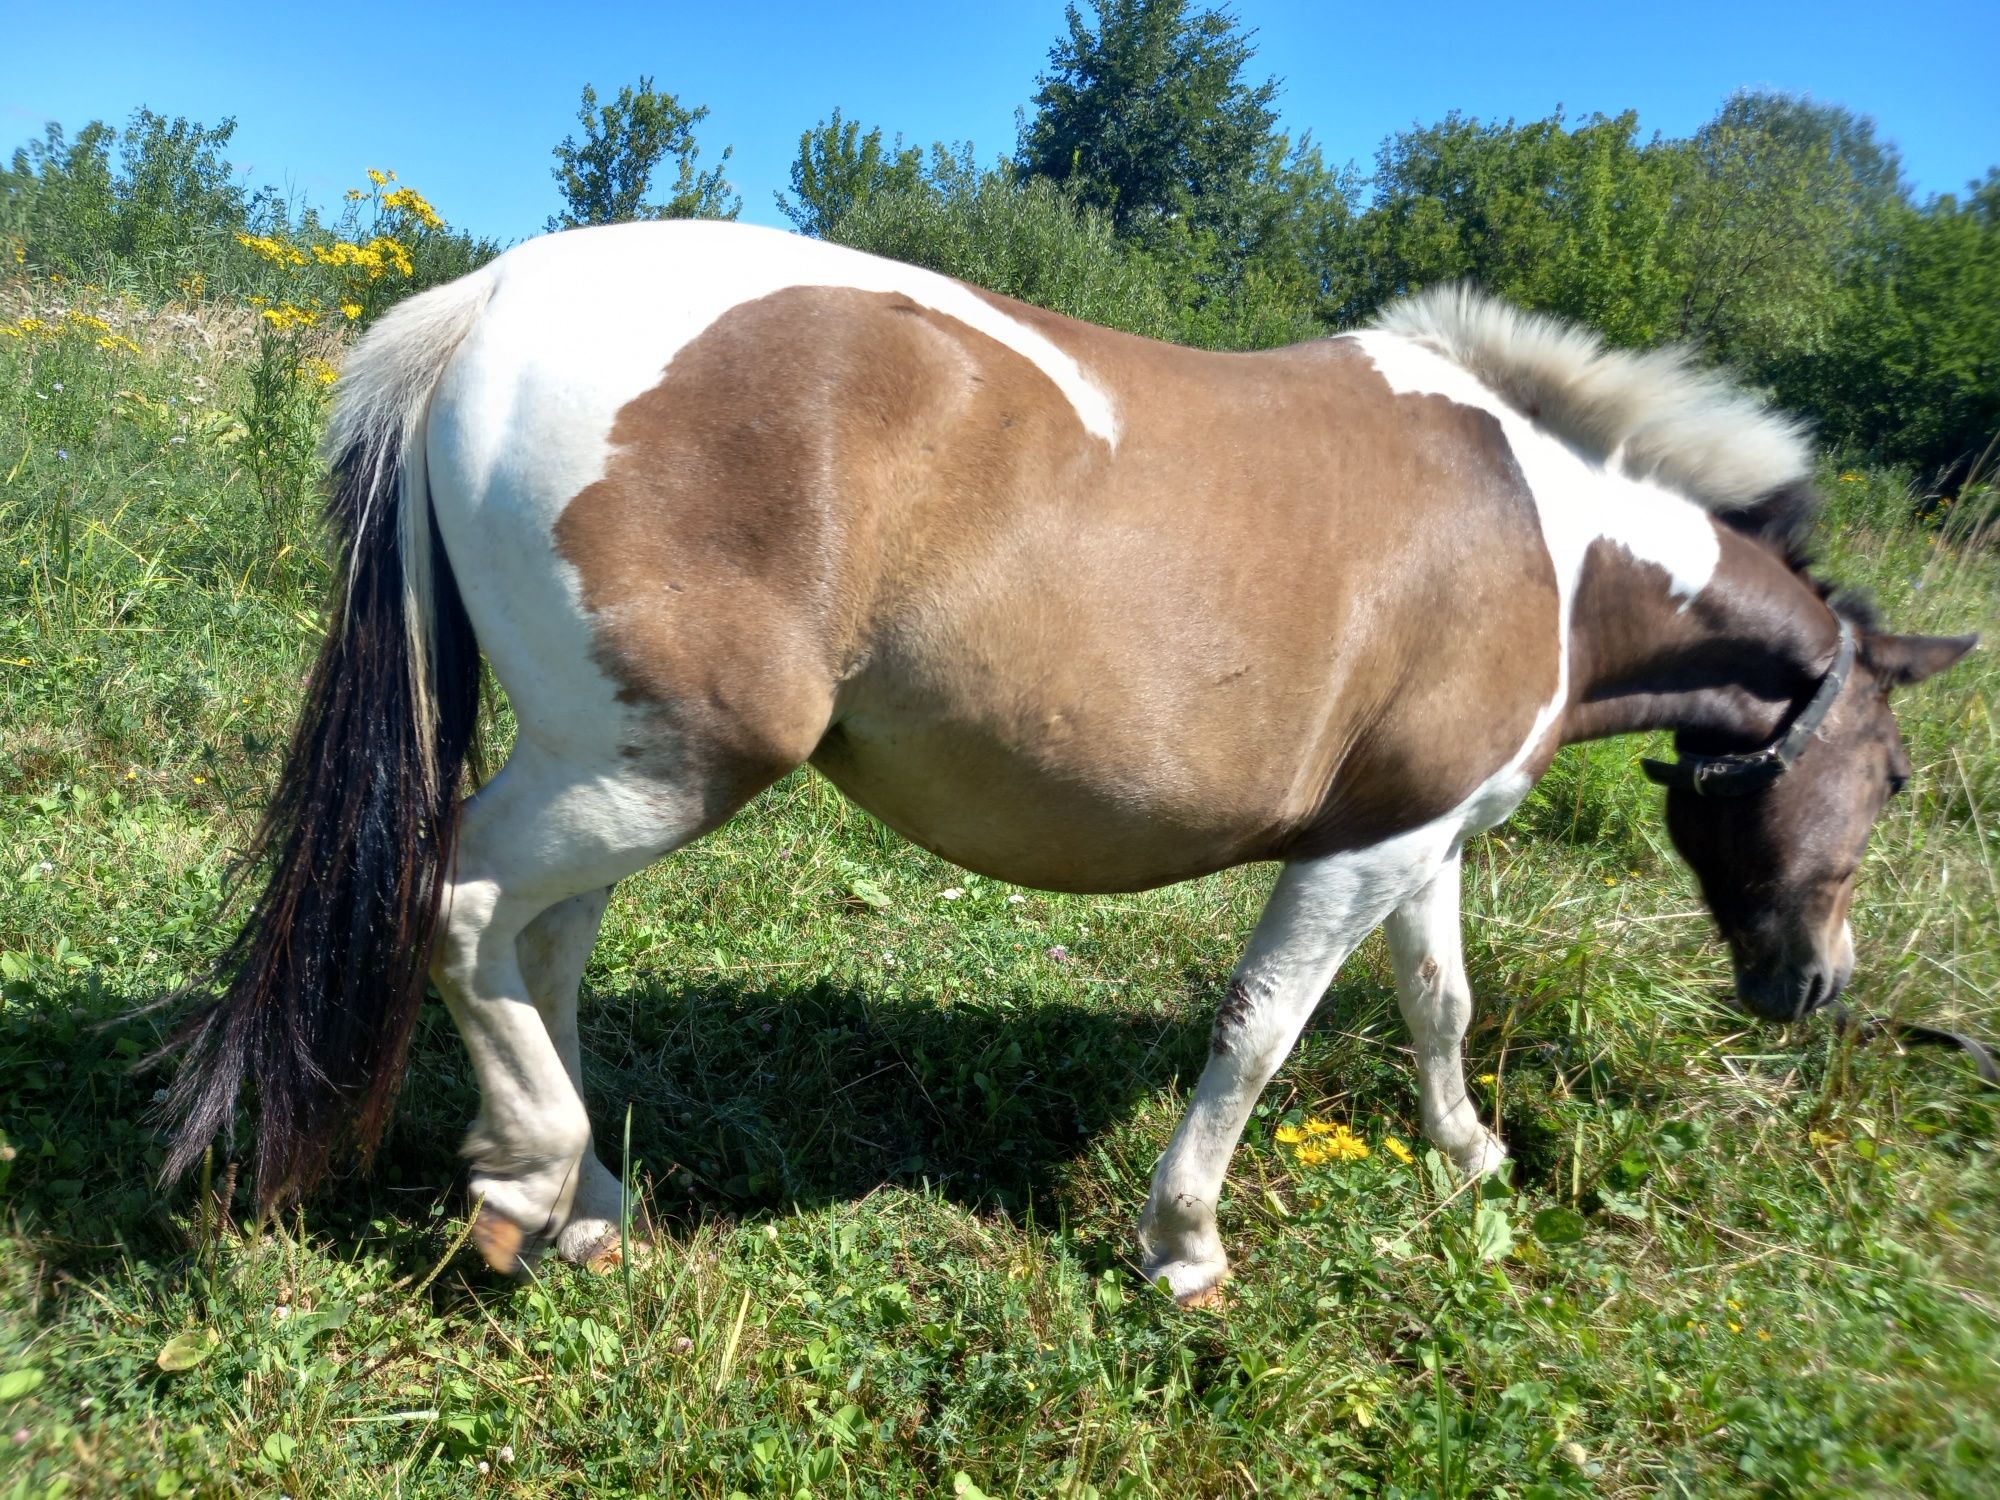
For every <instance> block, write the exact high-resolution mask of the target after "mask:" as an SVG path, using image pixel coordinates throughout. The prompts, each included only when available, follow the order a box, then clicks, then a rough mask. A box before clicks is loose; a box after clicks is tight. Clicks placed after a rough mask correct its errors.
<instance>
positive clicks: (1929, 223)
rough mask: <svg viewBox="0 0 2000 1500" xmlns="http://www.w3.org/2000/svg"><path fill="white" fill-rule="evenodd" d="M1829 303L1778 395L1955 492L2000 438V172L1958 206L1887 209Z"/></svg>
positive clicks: (1952, 201)
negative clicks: (1821, 325)
mask: <svg viewBox="0 0 2000 1500" xmlns="http://www.w3.org/2000/svg"><path fill="white" fill-rule="evenodd" d="M1829 300H1830V303H1831V308H1830V312H1829V315H1828V328H1827V334H1826V337H1825V338H1823V339H1822V340H1819V341H1818V342H1816V343H1813V344H1810V345H1806V346H1803V347H1801V348H1799V349H1797V350H1795V351H1793V352H1791V353H1790V354H1789V355H1788V356H1786V357H1784V358H1781V359H1779V360H1777V361H1774V365H1775V368H1774V371H1773V374H1774V383H1775V385H1776V386H1777V389H1778V392H1779V395H1780V397H1781V398H1782V399H1784V400H1785V401H1787V402H1788V403H1789V404H1792V405H1794V406H1797V407H1798V408H1799V409H1801V410H1804V411H1810V412H1813V413H1815V414H1816V415H1817V416H1818V417H1819V419H1820V424H1821V431H1822V434H1823V435H1824V436H1825V437H1827V438H1829V439H1831V440H1833V441H1835V442H1838V443H1841V444H1844V445H1846V446H1848V447H1850V448H1852V449H1854V450H1855V451H1857V452H1860V453H1866V454H1868V455H1870V456H1871V457H1874V458H1878V459H1883V460H1886V461H1888V462H1892V463H1899V464H1907V465H1911V466H1913V467H1915V468H1917V469H1918V470H1919V471H1921V472H1922V473H1923V475H1924V477H1925V478H1926V479H1928V480H1931V481H1933V482H1936V483H1938V484H1940V485H1941V486H1942V487H1944V488H1947V489H1949V488H1952V487H1953V486H1955V485H1956V484H1957V483H1958V482H1959V481H1960V480H1962V479H1963V478H1964V477H1965V474H1966V472H1967V470H1968V469H1969V468H1970V466H1971V465H1972V463H1973V462H1974V461H1975V460H1976V459H1977V458H1978V457H1979V456H1980V455H1981V454H1982V453H1983V452H1985V451H1986V450H1987V448H1988V445H1989V444H1991V443H1992V441H1993V439H1994V436H1995V434H1996V433H2000V168H1996V169H1994V170H1992V171H1989V172H1988V173H1987V175H1986V178H1985V180H1984V181H1983V182H1980V183H1976V184H1974V185H1973V188H1972V190H1971V192H1970V193H1969V194H1968V195H1967V196H1966V198H1965V199H1964V200H1963V201H1961V200H1960V199H1959V198H1957V197H1956V196H1954V195H1951V194H1945V195H1944V196H1941V197H1939V198H1935V199H1933V200H1932V201H1931V202H1929V203H1927V204H1925V205H1923V206H1921V207H1915V206H1912V205H1910V204H1908V203H1904V202H1892V203H1890V204H1889V205H1888V206H1887V207H1886V208H1885V209H1883V210H1882V211H1881V212H1880V213H1879V214H1878V215H1877V217H1876V218H1875V220H1874V222H1873V224H1872V225H1871V228H1870V230H1869V233H1868V235H1867V237H1866V239H1865V241H1864V242H1863V244H1862V246H1861V248H1860V251H1859V253H1857V254H1856V255H1854V256H1853V257H1851V259H1850V261H1849V263H1848V265H1847V268H1846V271H1845V274H1844V276H1843V278H1842V282H1841V285H1840V286H1839V287H1837V288H1836V289H1835V292H1834V294H1833V296H1832V297H1831V298H1830V299H1829Z"/></svg>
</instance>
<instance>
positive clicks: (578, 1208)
mask: <svg viewBox="0 0 2000 1500" xmlns="http://www.w3.org/2000/svg"><path fill="white" fill-rule="evenodd" d="M610 900H611V888H610V887H609V886H606V887H604V888H603V889H602V890H595V891H587V892H585V893H584V894H583V895H581V896H572V897H571V898H570V899H569V900H567V901H561V902H558V903H557V904H556V905H554V906H552V907H550V908H549V909H548V910H547V911H545V912H543V913H542V914H541V915H540V916H539V917H536V918H535V920H534V921H532V922H530V923H529V924H528V926H527V929H526V930H525V931H524V932H522V934H521V937H520V940H519V942H518V944H517V947H518V948H519V950H520V958H521V972H522V974H523V975H524V976H525V977H526V979H527V981H528V993H529V995H530V996H531V997H532V998H533V1000H534V1002H535V1009H536V1010H538V1011H540V1012H541V1016H542V1024H543V1025H544V1026H546V1027H547V1028H548V1032H549V1040H550V1041H551V1042H553V1043H555V1048H556V1053H557V1055H558V1056H559V1057H561V1058H562V1063H563V1070H564V1071H565V1072H567V1073H568V1074H569V1081H570V1086H571V1087H572V1088H574V1089H575V1090H576V1091H577V1093H578V1094H579V1095H581V1094H582V1093H583V1048H582V1044H581V1043H580V1042H579V1040H578V1038H577V1029H576V1010H577V998H578V990H579V989H580V988H581V986H582V984H583V971H584V967H585V965H586V964H587V963H588V962H589V960H590V950H591V948H592V947H593V946H594V945H595V943H596V942H597V931H598V928H599V927H600V926H601V925H602V924H603V921H604V910H605V907H606V906H607V905H608V904H609V903H610ZM621 1198H622V1189H621V1187H620V1184H619V1181H618V1178H617V1177H616V1176H615V1175H613V1173H612V1172H611V1171H610V1170H608V1169H607V1168H606V1167H605V1165H604V1162H603V1159H602V1158H601V1157H600V1156H599V1155H598V1154H597V1151H596V1149H595V1147H594V1145H593V1146H592V1147H589V1148H586V1149H585V1151H584V1153H583V1160H582V1162H581V1163H580V1164H579V1167H578V1172H577V1183H576V1196H575V1199H574V1200H573V1202H572V1203H571V1206H570V1219H569V1222H568V1223H567V1224H565V1225H564V1226H563V1228H562V1232H561V1233H560V1234H559V1235H557V1237H556V1251H557V1253H558V1254H559V1255H561V1256H562V1258H563V1259H564V1260H567V1261H571V1262H574V1263H577V1264H584V1263H587V1262H589V1261H591V1260H594V1259H595V1258H596V1257H598V1256H599V1255H602V1254H603V1253H604V1251H605V1250H606V1249H607V1248H608V1247H609V1246H610V1245H612V1244H614V1243H615V1242H616V1239H617V1234H618V1220H619V1209H620V1206H621V1205H620V1200H621Z"/></svg>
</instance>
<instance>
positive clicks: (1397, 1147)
mask: <svg viewBox="0 0 2000 1500" xmlns="http://www.w3.org/2000/svg"><path fill="white" fill-rule="evenodd" d="M1382 1149H1383V1150H1384V1151H1386V1152H1388V1153H1389V1154H1390V1155H1391V1156H1393V1157H1395V1158H1396V1160H1397V1161H1399V1162H1401V1163H1402V1164H1403V1165H1404V1166H1406V1167H1407V1166H1408V1165H1409V1164H1410V1163H1411V1162H1413V1161H1415V1160H1416V1159H1417V1156H1416V1153H1415V1152H1414V1151H1412V1150H1411V1149H1410V1148H1409V1147H1408V1146H1405V1145H1404V1144H1403V1143H1402V1142H1401V1141H1399V1140H1397V1139H1396V1137H1394V1136H1393V1135H1385V1136H1383V1137H1382Z"/></svg>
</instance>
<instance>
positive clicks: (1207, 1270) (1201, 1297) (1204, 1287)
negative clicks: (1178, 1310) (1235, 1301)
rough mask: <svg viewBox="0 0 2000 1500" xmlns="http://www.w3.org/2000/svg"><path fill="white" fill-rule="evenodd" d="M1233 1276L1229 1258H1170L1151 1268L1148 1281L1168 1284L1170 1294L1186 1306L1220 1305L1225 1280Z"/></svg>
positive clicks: (1147, 1276) (1167, 1288)
mask: <svg viewBox="0 0 2000 1500" xmlns="http://www.w3.org/2000/svg"><path fill="white" fill-rule="evenodd" d="M1228 1275H1229V1263H1228V1262H1227V1261H1212V1260H1211V1261H1188V1260H1174V1261H1167V1262H1166V1263H1164V1264H1162V1265H1155V1266H1152V1267H1149V1268H1148V1271H1147V1275H1146V1283H1147V1285H1149V1286H1159V1285H1160V1283H1161V1282H1165V1283H1166V1291H1167V1293H1168V1294H1169V1295H1170V1296H1171V1297H1172V1298H1173V1299H1174V1301H1176V1302H1178V1303H1179V1304H1180V1305H1181V1306H1182V1307H1220V1306H1221V1305H1222V1302H1223V1294H1222V1283H1223V1281H1224V1279H1225V1278H1226V1277H1227V1276H1228Z"/></svg>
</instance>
